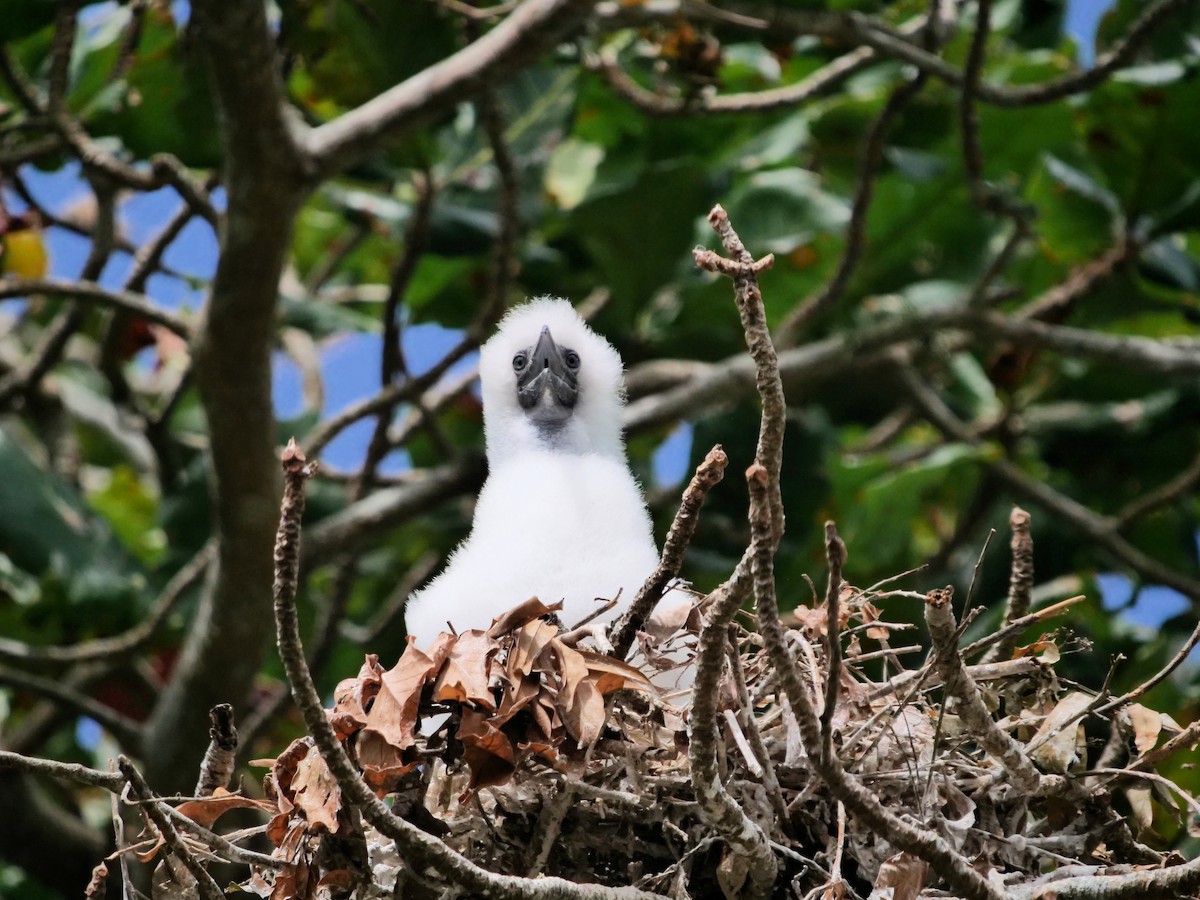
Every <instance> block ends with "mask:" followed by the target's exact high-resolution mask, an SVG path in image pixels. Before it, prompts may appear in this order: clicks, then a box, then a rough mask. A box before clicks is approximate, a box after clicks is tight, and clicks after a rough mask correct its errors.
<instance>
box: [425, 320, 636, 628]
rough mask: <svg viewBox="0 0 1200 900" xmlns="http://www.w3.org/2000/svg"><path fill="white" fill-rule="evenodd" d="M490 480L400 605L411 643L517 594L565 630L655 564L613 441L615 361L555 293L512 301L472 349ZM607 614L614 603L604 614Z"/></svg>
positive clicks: (476, 621) (617, 425) (474, 621)
mask: <svg viewBox="0 0 1200 900" xmlns="http://www.w3.org/2000/svg"><path fill="white" fill-rule="evenodd" d="M479 378H480V382H481V385H482V392H483V424H484V436H485V438H486V442H487V458H488V469H489V474H488V478H487V481H486V483H485V484H484V486H483V490H482V491H481V492H480V494H479V502H478V504H477V505H476V507H475V518H474V521H473V523H472V526H471V534H470V536H468V537H467V539H466V540H465V541H464V542H463V543H462V544H461V545H460V546H459V547H458V549H457V550H455V551H454V554H453V555H452V556H451V557H450V561H449V563H448V564H447V566H446V569H445V571H443V572H442V573H441V574H440V575H439V576H438V577H437V578H435V579H434V580H433V581H432V582H431V583H430V584H429V585H428V587H426V588H425V589H424V590H421V591H418V592H416V593H414V594H413V595H412V596H411V597H410V598H409V601H408V608H407V610H406V620H407V624H408V633H409V634H410V635H413V636H415V637H416V639H417V645H418V646H419V647H426V646H428V645H429V644H430V643H432V642H433V640H434V638H436V637H437V635H438V633H439V632H442V631H446V630H447V623H448V622H449V623H450V624H452V625H453V626H454V628H455V629H456V630H458V631H463V630H465V629H470V628H487V627H488V626H489V625H490V624H491V622H492V619H493V618H494V617H495V616H498V615H499V614H500V613H502V612H505V611H507V610H509V609H511V608H512V607H514V606H516V605H517V604H518V603H521V602H523V601H525V600H527V599H529V598H530V597H537V598H539V599H540V600H541V601H542V602H543V603H546V604H550V603H555V602H558V601H560V600H561V601H562V602H563V612H562V613H561V616H562V620H563V622H564V624H565V625H567V626H570V625H573V624H574V623H576V622H577V621H579V620H580V619H583V618H584V617H585V616H587V615H590V614H591V613H592V612H594V611H595V610H596V609H597V606H598V604H597V603H596V598H597V597H603V598H613V597H616V596H617V594H618V592H620V594H621V599H622V601H623V602H622V604H621V606H624V605H627V604H628V603H630V602H631V601H632V600H633V597H634V595H635V594H636V593H637V591H638V589H639V588H640V587H641V586H642V583H643V582H644V581H645V580H646V578H647V577H648V576H649V575H650V573H651V572H652V571H653V570H654V567H655V565H656V564H657V563H658V551H657V549H656V548H655V545H654V537H653V533H652V531H651V524H650V515H649V513H648V512H647V510H646V503H645V500H644V498H643V496H642V491H641V488H640V487H639V486H638V483H637V482H636V481H635V480H634V477H633V474H632V473H631V472H630V471H629V464H628V463H627V461H626V458H625V444H624V441H623V440H622V437H621V410H622V408H623V407H624V405H625V395H624V385H623V379H622V365H621V357H620V356H619V355H618V353H617V351H616V350H615V349H614V348H613V347H612V345H611V344H609V343H608V341H606V340H605V339H604V338H602V337H600V336H599V335H598V334H596V333H595V332H594V331H592V329H591V328H589V327H588V326H587V324H586V323H585V322H584V321H583V319H581V318H580V317H579V314H578V313H576V312H575V310H574V309H573V308H572V307H571V305H570V304H569V303H568V302H567V301H566V300H559V299H555V298H550V297H543V298H540V299H537V300H533V301H532V302H530V303H527V304H525V305H523V306H519V307H516V308H515V309H513V310H512V311H511V312H509V314H508V315H507V316H505V318H504V319H503V321H502V322H501V323H500V328H499V331H498V332H497V333H496V335H495V336H494V337H492V339H491V340H489V341H488V342H487V343H486V344H485V345H484V346H483V348H482V351H481V353H480V359H479ZM615 615H616V610H613V611H612V612H610V613H609V614H608V618H612V617H613V616H615Z"/></svg>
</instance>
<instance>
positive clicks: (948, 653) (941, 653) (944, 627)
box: [925, 587, 1042, 795]
mask: <svg viewBox="0 0 1200 900" xmlns="http://www.w3.org/2000/svg"><path fill="white" fill-rule="evenodd" d="M953 599H954V591H953V590H952V589H951V588H949V587H946V588H935V589H934V590H932V591H930V592H929V594H928V595H927V596H926V598H925V622H926V624H927V625H928V626H929V637H930V640H932V642H933V649H934V654H935V655H934V666H935V667H936V669H937V671H938V674H939V675H940V676H941V678H942V683H943V684H944V685H945V686H946V691H947V693H948V694H950V695H952V696H953V697H954V698H955V700H956V701H957V703H956V705H955V707H954V708H955V710H956V711H957V713H958V715H959V716H960V717H961V718H962V720H963V724H964V725H965V726H966V728H967V730H968V733H969V734H970V735H971V736H972V738H973V739H974V740H975V741H977V742H978V743H979V745H980V746H981V747H983V749H984V750H986V751H987V753H988V754H989V755H990V756H991V757H992V758H993V759H995V760H996V761H997V762H998V763H1000V765H1001V766H1002V767H1003V768H1004V771H1005V772H1006V773H1007V774H1008V776H1009V778H1010V779H1011V781H1012V785H1013V787H1015V788H1016V789H1017V790H1018V791H1020V792H1021V793H1022V794H1025V795H1033V794H1035V793H1038V790H1039V784H1040V781H1041V777H1042V776H1041V774H1040V773H1039V772H1038V770H1037V769H1036V768H1035V767H1034V765H1033V762H1032V761H1031V760H1030V759H1029V757H1028V756H1026V755H1025V752H1024V750H1023V749H1022V747H1021V746H1020V745H1019V744H1018V743H1017V742H1016V741H1014V740H1013V739H1012V737H1011V736H1010V735H1009V734H1008V732H1006V731H1002V730H1001V729H1000V727H999V726H998V725H997V724H996V722H995V720H994V719H993V718H992V715H991V713H989V712H988V710H987V707H986V706H985V705H984V702H983V697H982V695H981V694H980V692H979V686H978V685H977V684H976V683H975V679H974V678H972V677H971V675H970V673H969V672H968V671H967V667H966V666H965V665H963V659H962V654H961V653H960V651H959V648H958V633H959V629H958V626H957V624H956V623H955V621H954V609H953V604H952V601H953Z"/></svg>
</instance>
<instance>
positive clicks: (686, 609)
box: [642, 602, 700, 644]
mask: <svg viewBox="0 0 1200 900" xmlns="http://www.w3.org/2000/svg"><path fill="white" fill-rule="evenodd" d="M699 619H700V612H699V610H697V609H696V606H695V604H693V603H691V602H687V603H672V604H670V605H669V606H668V605H660V606H658V607H657V608H656V609H655V610H654V612H653V613H652V614H651V615H650V618H648V619H647V620H646V624H645V625H643V626H642V631H643V632H645V633H646V634H647V635H649V636H650V639H651V640H653V641H654V642H655V643H658V644H661V643H662V642H663V641H665V640H666V639H667V638H669V637H672V636H674V635H675V634H677V633H679V632H680V631H683V630H685V629H686V630H689V631H699V630H700V627H699V626H700V621H699Z"/></svg>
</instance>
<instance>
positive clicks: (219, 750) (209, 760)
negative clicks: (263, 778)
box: [195, 703, 238, 797]
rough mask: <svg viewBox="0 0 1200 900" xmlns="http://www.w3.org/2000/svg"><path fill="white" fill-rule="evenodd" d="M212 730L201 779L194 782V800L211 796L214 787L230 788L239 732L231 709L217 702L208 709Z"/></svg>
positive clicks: (201, 766) (226, 704) (210, 730)
mask: <svg viewBox="0 0 1200 900" xmlns="http://www.w3.org/2000/svg"><path fill="white" fill-rule="evenodd" d="M208 715H209V719H210V721H211V722H212V727H211V728H209V729H208V737H209V740H208V749H207V750H206V751H204V760H203V762H201V763H200V779H199V781H197V782H196V791H195V794H196V796H197V797H211V796H212V794H213V792H214V791H216V789H217V788H225V787H229V780H230V779H231V778H232V777H233V765H234V759H235V756H236V754H237V747H238V733H237V728H236V727H235V726H234V719H233V707H232V706H230V705H229V704H228V703H220V704H218V705H216V706H214V707H213V708H212V709H211V710H209V713H208Z"/></svg>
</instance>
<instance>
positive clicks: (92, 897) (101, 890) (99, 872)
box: [83, 863, 108, 900]
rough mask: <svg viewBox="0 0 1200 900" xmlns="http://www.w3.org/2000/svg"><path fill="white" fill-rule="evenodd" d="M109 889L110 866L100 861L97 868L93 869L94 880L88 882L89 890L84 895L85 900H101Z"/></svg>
mask: <svg viewBox="0 0 1200 900" xmlns="http://www.w3.org/2000/svg"><path fill="white" fill-rule="evenodd" d="M107 890H108V866H106V865H105V864H104V863H100V864H99V865H97V866H96V868H94V869H92V880H91V881H89V882H88V886H87V890H86V891H84V893H83V896H84V898H85V900H99V898H102V897H104V895H105V892H106V891H107Z"/></svg>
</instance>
